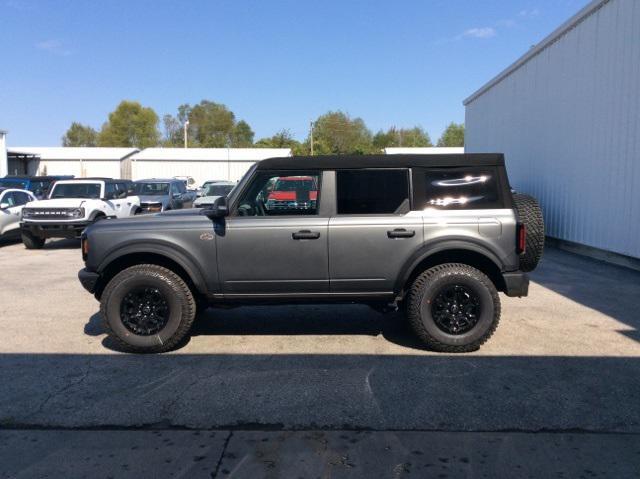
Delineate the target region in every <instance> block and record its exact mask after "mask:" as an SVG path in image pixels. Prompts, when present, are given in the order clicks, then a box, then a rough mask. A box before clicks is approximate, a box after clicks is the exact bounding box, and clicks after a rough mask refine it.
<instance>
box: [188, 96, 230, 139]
mask: <svg viewBox="0 0 640 479" xmlns="http://www.w3.org/2000/svg"><path fill="white" fill-rule="evenodd" d="M183 107H184V108H183V115H186V116H187V118H188V120H189V128H188V131H189V143H190V144H191V142H192V141H193V144H194V145H195V146H199V147H203V148H224V147H229V146H231V144H232V142H233V139H232V136H233V131H234V128H235V125H236V118H235V115H234V114H233V112H232V111H230V110H229V109H228V108H227V107H226V106H225V105H222V104H220V103H215V102H212V101H208V100H202V101H201V102H200V103H198V104H197V105H195V106H193V107H189V106H188V105H183ZM178 116H180V113H179V115H178Z"/></svg>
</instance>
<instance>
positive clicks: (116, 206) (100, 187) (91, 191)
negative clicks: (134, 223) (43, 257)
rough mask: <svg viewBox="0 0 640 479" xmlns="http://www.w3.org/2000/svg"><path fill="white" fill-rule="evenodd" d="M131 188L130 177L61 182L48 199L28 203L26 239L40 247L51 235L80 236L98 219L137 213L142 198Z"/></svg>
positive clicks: (28, 244) (23, 224)
mask: <svg viewBox="0 0 640 479" xmlns="http://www.w3.org/2000/svg"><path fill="white" fill-rule="evenodd" d="M130 190H131V181H129V180H113V179H105V178H97V179H96V178H83V179H77V180H61V181H57V182H56V183H55V184H54V185H53V187H52V188H51V192H50V193H49V198H48V199H46V200H39V201H33V202H31V203H27V205H26V206H25V208H24V209H23V210H22V222H21V224H20V227H21V232H22V242H23V243H24V245H25V246H26V247H27V248H28V249H38V248H42V246H44V243H45V240H46V239H47V238H76V237H79V236H80V233H82V231H83V230H84V229H85V228H86V227H87V226H89V225H90V224H93V223H95V222H96V221H100V220H102V219H106V218H126V217H128V216H133V215H134V214H136V213H137V212H139V211H140V200H139V199H138V197H136V196H130V194H129V193H130Z"/></svg>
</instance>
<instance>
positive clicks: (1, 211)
mask: <svg viewBox="0 0 640 479" xmlns="http://www.w3.org/2000/svg"><path fill="white" fill-rule="evenodd" d="M33 200H34V199H33V198H32V197H31V196H29V195H28V194H26V193H22V192H21V191H5V192H4V194H3V195H2V196H1V197H0V234H6V233H9V232H11V231H18V230H19V229H20V219H21V217H22V208H23V207H24V205H26V204H27V203H28V202H29V201H33Z"/></svg>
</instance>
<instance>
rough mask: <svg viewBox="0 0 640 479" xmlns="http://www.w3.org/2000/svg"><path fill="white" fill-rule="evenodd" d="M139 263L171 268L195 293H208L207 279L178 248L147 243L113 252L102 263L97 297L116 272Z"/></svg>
mask: <svg viewBox="0 0 640 479" xmlns="http://www.w3.org/2000/svg"><path fill="white" fill-rule="evenodd" d="M137 264H155V265H158V266H163V267H165V268H167V269H170V270H171V271H173V272H174V273H176V274H177V275H178V276H180V277H181V278H182V279H183V280H184V281H185V282H186V283H187V285H188V286H189V288H190V289H191V290H192V292H193V293H194V294H197V293H200V294H206V290H207V287H206V282H205V279H204V277H203V276H202V274H201V272H200V271H199V269H198V268H197V267H196V265H195V264H194V263H193V262H192V261H191V260H189V259H188V258H187V257H185V256H184V255H182V254H180V253H179V252H177V251H176V250H168V249H167V248H162V247H160V246H159V245H149V244H147V245H145V246H144V248H140V247H136V246H132V247H128V248H124V249H121V250H117V251H115V252H112V253H111V254H109V255H108V256H107V257H106V258H105V259H104V260H103V261H102V262H101V263H100V266H99V267H98V272H99V273H100V280H99V282H98V285H97V286H96V293H95V295H96V298H98V299H99V298H100V295H101V294H102V291H103V290H104V288H105V286H106V285H107V283H108V282H109V281H110V280H111V279H112V278H113V277H114V276H115V275H116V274H118V273H119V272H120V271H122V270H123V269H126V268H128V267H130V266H134V265H137Z"/></svg>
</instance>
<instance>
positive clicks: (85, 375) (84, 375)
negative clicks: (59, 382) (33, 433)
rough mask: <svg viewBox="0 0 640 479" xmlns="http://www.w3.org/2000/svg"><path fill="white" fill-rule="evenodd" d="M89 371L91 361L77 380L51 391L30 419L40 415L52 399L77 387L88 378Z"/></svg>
mask: <svg viewBox="0 0 640 479" xmlns="http://www.w3.org/2000/svg"><path fill="white" fill-rule="evenodd" d="M91 369H92V367H91V360H89V361H87V364H86V368H85V369H84V371H83V372H82V374H81V375H80V378H78V379H77V380H75V381H71V382H69V383H68V384H65V385H64V386H63V387H61V388H60V389H58V390H57V391H53V392H51V393H49V394H47V396H46V397H45V398H44V400H43V401H42V402H41V403H40V405H39V406H38V408H37V409H36V410H35V411H34V412H33V413H32V414H31V417H33V416H36V415H38V414H40V413H41V412H42V411H43V410H44V408H45V407H46V406H47V404H49V402H50V401H51V400H52V399H53V398H55V397H57V396H60V395H61V394H64V393H65V392H67V391H69V390H70V389H71V388H73V387H75V386H79V385H80V384H82V383H83V382H84V381H85V380H86V379H87V378H88V377H89V374H90V373H91Z"/></svg>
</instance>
